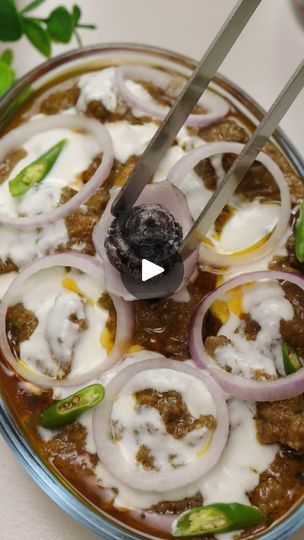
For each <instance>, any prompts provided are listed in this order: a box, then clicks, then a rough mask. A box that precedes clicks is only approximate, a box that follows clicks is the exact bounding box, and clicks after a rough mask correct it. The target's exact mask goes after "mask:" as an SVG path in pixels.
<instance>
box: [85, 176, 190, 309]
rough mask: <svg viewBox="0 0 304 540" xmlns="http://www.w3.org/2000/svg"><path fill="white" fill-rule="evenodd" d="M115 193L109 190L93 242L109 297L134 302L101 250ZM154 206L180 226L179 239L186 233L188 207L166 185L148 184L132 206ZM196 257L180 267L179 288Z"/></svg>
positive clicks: (104, 252) (163, 183)
mask: <svg viewBox="0 0 304 540" xmlns="http://www.w3.org/2000/svg"><path fill="white" fill-rule="evenodd" d="M118 192H119V189H118V188H116V189H113V190H112V194H111V198H110V200H109V203H108V205H107V207H106V209H105V211H104V213H103V214H102V216H101V219H100V221H99V222H98V223H97V225H96V227H95V228H94V231H93V242H94V245H95V249H96V251H97V253H98V255H99V256H100V257H101V259H102V260H103V263H104V268H105V277H106V285H107V289H108V290H109V291H111V293H113V294H116V295H117V296H122V297H123V298H124V299H125V300H134V299H135V297H134V296H133V295H132V294H131V293H130V292H129V291H128V290H127V289H126V287H125V286H124V284H123V282H122V279H121V277H120V273H119V272H118V271H117V270H116V268H114V266H112V264H111V263H110V261H109V259H108V256H107V254H106V250H105V247H104V242H105V237H106V234H107V231H108V228H109V226H110V224H111V222H112V220H113V219H114V217H113V216H112V214H111V207H112V203H113V201H114V199H115V197H116V196H117V193H118ZM143 203H146V204H157V203H161V204H162V205H164V206H166V208H167V209H168V210H169V212H171V213H172V214H173V215H174V217H175V219H176V220H177V221H178V223H180V224H181V225H182V228H183V235H184V236H185V235H186V234H187V232H188V231H189V230H190V228H191V226H192V223H193V219H192V217H191V215H190V211H189V207H188V204H187V201H186V199H185V196H184V195H183V193H182V192H181V191H180V190H179V189H177V188H175V187H174V186H172V185H170V184H169V183H168V182H157V183H155V184H148V185H147V186H146V187H145V189H144V190H143V192H142V193H141V195H140V197H139V198H138V200H137V201H136V204H143ZM197 256H198V253H197V251H195V252H194V253H193V254H192V255H190V257H188V259H187V260H186V261H185V263H184V279H183V283H182V285H181V286H180V288H181V287H182V286H183V285H184V284H185V283H187V281H188V280H189V278H190V277H191V275H192V274H193V272H194V270H195V267H196V264H197Z"/></svg>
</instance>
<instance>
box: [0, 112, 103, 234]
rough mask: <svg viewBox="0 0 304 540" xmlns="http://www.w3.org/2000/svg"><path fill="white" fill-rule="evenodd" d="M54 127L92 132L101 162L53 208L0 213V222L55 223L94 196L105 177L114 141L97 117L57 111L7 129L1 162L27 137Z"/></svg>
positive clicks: (27, 225) (29, 226)
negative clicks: (19, 213)
mask: <svg viewBox="0 0 304 540" xmlns="http://www.w3.org/2000/svg"><path fill="white" fill-rule="evenodd" d="M56 128H65V129H71V130H81V131H84V132H90V133H92V134H93V135H94V136H95V137H96V139H97V141H98V143H99V145H100V151H101V152H102V162H101V164H100V166H99V167H98V169H97V170H96V172H95V174H94V175H93V176H92V178H91V179H90V180H89V181H88V182H87V183H86V184H85V185H84V186H83V187H82V188H81V190H80V191H79V192H78V193H76V194H75V195H74V196H73V197H72V198H71V199H70V200H69V201H67V202H66V203H64V204H62V205H61V206H59V207H58V208H56V209H55V210H52V211H51V212H45V213H44V214H39V215H38V216H31V217H16V216H9V215H6V214H2V213H0V223H3V224H5V225H11V226H12V227H22V228H27V229H34V228H37V227H45V226H46V225H48V224H50V223H54V222H55V221H58V220H59V219H62V218H64V217H65V216H67V215H68V214H70V213H71V212H73V210H75V209H76V208H78V207H79V206H80V205H82V204H84V203H85V202H86V201H87V200H88V199H89V198H90V197H91V196H92V195H94V193H95V192H96V190H97V189H98V188H99V187H100V186H101V185H102V184H103V182H104V181H105V180H106V178H107V177H108V175H109V173H110V171H111V168H112V164H113V159H114V157H113V156H114V151H113V144H112V140H111V137H110V134H109V133H108V131H107V129H106V128H105V127H104V126H102V125H101V124H100V122H98V121H97V120H95V119H93V118H86V117H84V116H81V115H76V114H60V115H53V116H46V117H44V118H38V119H34V120H31V121H30V122H27V123H25V124H22V125H21V126H18V127H17V128H16V129H14V130H12V131H10V132H9V133H8V134H7V135H4V137H2V139H1V144H0V163H1V161H3V160H4V159H5V158H6V156H7V155H8V154H9V153H10V152H12V151H14V150H16V149H17V148H20V147H22V145H23V144H24V143H25V142H26V141H27V140H28V139H29V138H30V137H32V136H34V135H37V134H39V133H42V132H44V131H49V130H51V129H56Z"/></svg>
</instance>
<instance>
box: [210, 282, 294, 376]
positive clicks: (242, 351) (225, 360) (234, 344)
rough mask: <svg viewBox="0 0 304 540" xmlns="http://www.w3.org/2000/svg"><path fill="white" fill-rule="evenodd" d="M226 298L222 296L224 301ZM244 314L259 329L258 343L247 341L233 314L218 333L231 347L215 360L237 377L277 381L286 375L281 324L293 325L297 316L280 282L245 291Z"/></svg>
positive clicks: (220, 349)
mask: <svg viewBox="0 0 304 540" xmlns="http://www.w3.org/2000/svg"><path fill="white" fill-rule="evenodd" d="M225 298H227V296H223V300H224V301H225ZM242 304H243V309H244V313H248V314H249V315H250V316H251V318H252V319H253V320H254V321H256V322H257V323H258V324H259V325H260V327H261V328H260V330H259V331H258V333H257V336H256V339H255V340H248V339H246V335H245V333H244V322H243V321H242V320H241V319H240V318H239V317H238V316H237V315H236V314H235V313H232V312H231V311H230V315H229V318H228V320H227V322H226V323H224V324H223V325H222V326H221V328H220V329H219V331H218V335H223V336H226V337H227V338H229V339H230V340H231V343H230V344H227V345H224V346H221V347H217V348H216V349H215V360H216V362H217V363H218V364H219V365H220V366H221V367H223V368H224V367H225V366H228V367H229V368H231V372H232V373H233V374H236V375H243V376H244V377H245V378H254V376H255V372H256V371H262V372H263V373H266V374H267V375H270V376H274V377H276V376H277V375H278V373H279V374H281V375H284V369H283V359H282V351H281V342H282V338H281V332H280V321H281V319H283V320H285V321H290V320H292V319H293V316H294V309H293V306H292V304H291V303H290V302H289V301H288V300H287V298H285V294H284V290H283V289H282V287H281V286H280V284H279V283H278V282H277V281H261V282H256V283H255V284H253V285H249V286H246V287H242Z"/></svg>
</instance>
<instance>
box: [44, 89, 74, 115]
mask: <svg viewBox="0 0 304 540" xmlns="http://www.w3.org/2000/svg"><path fill="white" fill-rule="evenodd" d="M79 94H80V90H79V88H78V87H77V86H72V87H71V88H67V89H66V90H57V92H54V93H52V94H50V95H49V96H48V97H47V98H46V99H44V100H43V101H42V103H41V105H40V112H41V113H42V114H47V115H51V114H59V113H61V112H62V111H65V110H66V109H70V108H71V107H75V105H76V103H77V101H78V98H79Z"/></svg>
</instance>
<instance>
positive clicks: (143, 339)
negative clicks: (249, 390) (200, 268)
mask: <svg viewBox="0 0 304 540" xmlns="http://www.w3.org/2000/svg"><path fill="white" fill-rule="evenodd" d="M215 282H216V276H215V275H214V274H213V275H212V274H208V273H207V272H199V274H198V277H197V279H196V280H195V281H194V282H193V283H191V284H189V285H188V291H189V295H190V300H189V302H187V303H186V302H174V301H173V300H171V299H170V298H169V299H166V300H142V301H140V302H134V315H135V332H134V341H135V343H137V344H139V345H142V346H143V347H145V348H147V349H149V350H152V351H159V352H161V353H162V354H165V355H166V356H168V357H170V358H174V359H175V360H186V359H187V358H189V356H190V353H189V348H188V345H189V325H190V321H191V317H192V314H193V311H194V308H195V306H196V305H197V303H198V302H199V300H201V298H203V297H204V296H205V294H207V293H208V292H209V291H211V290H212V289H213V288H214V286H215Z"/></svg>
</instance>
